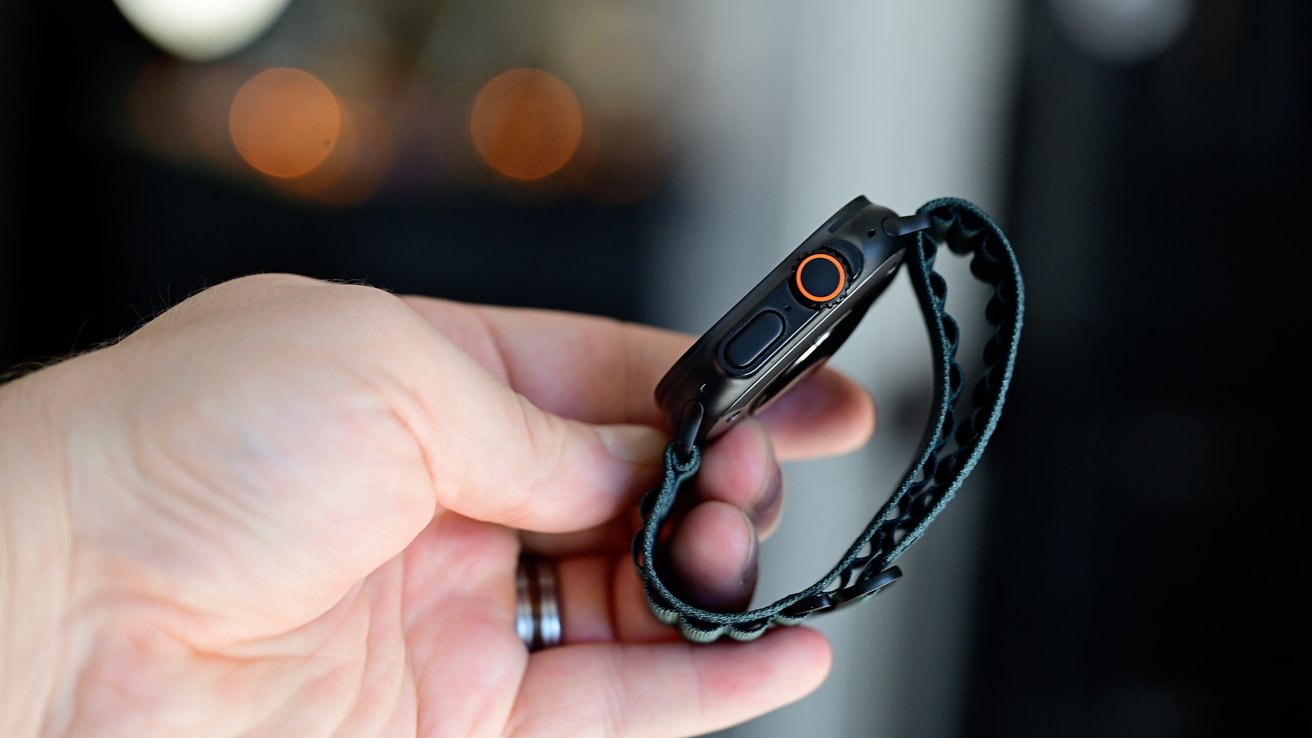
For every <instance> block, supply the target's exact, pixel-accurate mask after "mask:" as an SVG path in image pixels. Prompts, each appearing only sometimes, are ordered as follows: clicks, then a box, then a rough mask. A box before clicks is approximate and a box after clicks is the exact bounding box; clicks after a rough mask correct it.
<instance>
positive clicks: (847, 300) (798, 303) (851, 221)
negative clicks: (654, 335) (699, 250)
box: [656, 196, 930, 458]
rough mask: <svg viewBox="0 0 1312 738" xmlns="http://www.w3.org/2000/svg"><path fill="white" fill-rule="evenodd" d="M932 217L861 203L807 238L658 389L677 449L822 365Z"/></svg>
mask: <svg viewBox="0 0 1312 738" xmlns="http://www.w3.org/2000/svg"><path fill="white" fill-rule="evenodd" d="M929 225H930V221H929V216H928V215H923V214H917V215H909V216H898V215H897V213H895V212H893V211H892V210H890V209H888V208H886V207H883V206H881V205H875V204H874V203H871V202H870V201H869V200H868V199H866V198H865V197H863V196H862V197H857V198H856V199H854V200H852V201H851V202H849V203H848V204H847V205H845V206H843V208H842V209H840V210H839V211H838V212H837V213H835V214H834V215H833V216H832V217H830V218H829V220H827V221H826V222H825V223H824V224H823V225H821V226H820V227H819V228H818V229H816V231H815V232H814V233H812V234H811V235H810V236H808V237H807V238H806V240H804V241H802V243H801V245H800V246H798V247H797V248H796V249H794V250H793V252H792V253H790V254H789V255H788V256H787V257H786V258H785V259H784V260H783V261H781V262H780V263H779V265H778V266H776V267H775V268H774V269H773V270H771V272H770V273H769V274H767V275H766V276H765V278H764V279H762V280H761V282H760V283H759V284H757V285H756V287H754V288H753V289H752V290H751V291H750V292H748V293H747V295H746V296H745V297H743V299H741V300H739V301H738V303H737V304H736V305H734V306H733V308H731V309H730V310H729V311H728V312H727V313H725V315H724V317H722V318H720V320H719V321H717V322H716V323H715V325H713V326H711V328H710V329H709V330H707V331H706V333H705V334H703V335H702V337H701V338H700V339H698V341H697V342H696V343H694V344H693V345H692V348H690V349H688V351H687V352H686V353H684V355H683V356H682V357H680V359H679V360H678V361H677V362H675V364H674V366H672V367H671V368H670V370H669V371H668V372H667V373H666V374H665V376H664V377H663V378H662V379H661V381H660V383H659V384H657V385H656V402H657V403H658V404H659V405H660V406H661V409H662V410H663V411H664V412H665V415H666V417H667V418H668V420H669V422H670V426H671V427H672V428H674V429H675V434H676V436H675V437H676V451H677V453H678V455H679V456H680V457H681V458H688V455H689V454H690V453H691V448H692V446H693V445H698V446H701V445H702V444H704V443H706V442H708V441H712V440H714V439H715V438H717V437H718V436H720V435H721V434H723V433H724V432H725V431H727V430H729V428H731V427H732V426H733V424H734V423H735V422H736V421H737V420H738V419H739V418H740V417H742V416H743V415H744V414H750V413H755V412H757V411H759V410H762V409H764V408H765V407H766V406H767V405H769V403H770V402H771V401H772V400H774V399H775V398H776V397H778V396H779V395H781V394H783V393H784V392H785V391H787V390H788V389H789V388H790V387H791V386H793V385H794V384H795V383H796V382H797V381H799V380H800V379H802V378H803V377H804V376H806V375H807V374H808V373H810V372H811V371H813V370H814V369H816V368H818V367H820V366H821V365H823V363H824V361H825V360H827V359H828V358H829V357H830V356H831V355H833V353H834V352H835V351H837V350H838V348H839V347H840V346H842V345H843V342H844V341H846V340H847V338H848V336H850V335H851V334H852V331H853V330H854V329H855V328H856V326H857V324H858V323H860V322H861V318H862V317H864V316H865V313H866V311H867V310H869V309H870V306H871V304H872V303H874V301H875V298H877V297H879V295H880V294H881V293H882V292H883V291H884V289H885V288H886V287H887V286H888V284H889V282H891V281H892V280H893V276H894V275H895V274H896V273H897V268H898V267H899V266H900V265H901V264H902V261H903V258H904V257H905V255H906V248H907V247H908V246H910V245H912V244H913V243H914V239H912V238H906V236H909V235H912V234H914V233H915V232H916V231H920V230H923V229H925V228H928V227H929Z"/></svg>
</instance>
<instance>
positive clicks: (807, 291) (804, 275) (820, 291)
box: [793, 251, 847, 305]
mask: <svg viewBox="0 0 1312 738" xmlns="http://www.w3.org/2000/svg"><path fill="white" fill-rule="evenodd" d="M793 285H794V286H795V287H796V288H797V291H798V293H799V294H801V296H802V297H803V298H805V299H806V300H808V301H810V302H812V303H814V304H817V305H820V304H823V303H826V302H829V301H830V300H833V299H834V298H836V297H838V296H839V295H841V294H843V288H844V287H846V286H847V270H846V269H844V268H843V262H841V261H839V260H838V257H837V256H834V255H833V254H830V253H827V252H825V251H817V252H815V253H814V254H811V255H810V256H808V257H806V258H805V259H802V263H801V264H798V265H797V272H796V273H795V274H794V275H793Z"/></svg>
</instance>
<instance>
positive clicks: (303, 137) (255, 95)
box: [228, 67, 342, 178]
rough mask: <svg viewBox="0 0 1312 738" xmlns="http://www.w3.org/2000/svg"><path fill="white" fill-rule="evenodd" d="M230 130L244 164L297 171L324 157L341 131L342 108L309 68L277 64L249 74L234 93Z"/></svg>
mask: <svg viewBox="0 0 1312 738" xmlns="http://www.w3.org/2000/svg"><path fill="white" fill-rule="evenodd" d="M228 132H229V134H230V135H231V136H232V143H233V145H234V146H236V147H237V152H238V153H239V154H241V157H242V158H243V159H245V160H246V163H247V164H250V165H251V167H253V168H254V169H256V170H257V171H259V172H261V173H263V174H267V175H269V176H270V177H281V178H289V177H299V176H301V175H303V174H305V173H307V172H309V171H311V170H313V169H314V168H315V167H317V166H319V165H320V164H322V163H323V161H324V160H325V159H327V158H328V155H329V154H331V153H332V151H333V148H334V147H335V146H336V145H337V140H338V138H339V136H340V135H341V132H342V108H341V105H340V104H339V103H338V101H337V97H336V96H335V95H333V93H332V90H330V89H328V86H327V85H325V84H324V83H323V82H321V81H320V80H319V78H317V77H315V76H314V75H312V74H310V73H309V72H306V71H303V70H300V69H291V68H287V67H279V68H275V69H266V70H264V71H263V72H260V73H259V74H257V75H255V76H254V77H251V78H250V79H249V80H247V81H246V84H244V85H242V87H241V89H240V90H238V91H237V94H236V95H235V96H234V97H233V99H232V107H231V108H230V109H229V112H228Z"/></svg>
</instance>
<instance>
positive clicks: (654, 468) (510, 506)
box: [432, 377, 668, 533]
mask: <svg viewBox="0 0 1312 738" xmlns="http://www.w3.org/2000/svg"><path fill="white" fill-rule="evenodd" d="M486 380H487V383H486V384H484V386H483V387H482V388H480V389H482V390H483V391H475V392H466V393H462V397H461V398H460V400H461V404H464V403H467V402H475V401H476V402H477V403H478V406H477V407H468V408H467V410H465V411H457V412H455V413H449V414H446V417H454V418H460V419H461V420H462V421H464V424H463V425H462V427H460V428H458V429H453V431H454V432H452V433H444V434H442V435H444V436H445V438H443V439H442V440H441V441H439V445H440V447H441V448H440V451H439V458H436V459H434V460H433V464H432V466H433V471H434V477H435V483H436V486H437V501H438V504H439V505H441V506H442V507H445V508H447V509H449V510H451V511H453V512H457V513H460V514H461V515H465V516H467V517H471V518H474V519H477V520H483V521H487V522H491V523H498V524H501V525H506V526H511V527H514V528H521V529H524V530H532V531H539V532H544V533H559V532H568V531H574V530H582V529H585V528H590V527H592V526H595V525H598V524H600V523H602V522H605V521H606V520H609V519H610V518H612V517H614V516H615V515H616V514H617V513H618V512H620V511H621V510H624V509H628V508H631V507H632V506H633V505H634V504H635V503H636V500H637V498H638V496H639V495H641V494H642V492H644V491H645V490H646V489H647V488H649V487H651V486H652V485H653V484H654V483H655V482H656V481H657V479H658V475H659V473H660V463H661V458H662V452H663V450H664V448H665V445H666V443H667V440H668V439H666V437H665V435H664V434H663V433H661V432H660V431H658V430H657V429H655V428H652V427H649V426H643V425H593V424H590V423H584V422H580V421H576V420H570V419H567V418H562V417H560V416H558V415H554V414H552V413H549V412H547V411H545V410H542V409H541V408H539V407H537V406H536V405H534V404H533V403H532V402H530V401H529V400H528V399H527V398H525V397H524V396H523V395H520V394H518V393H516V392H514V391H512V390H511V389H510V388H508V387H506V386H505V385H503V384H501V383H499V382H497V381H496V380H495V379H493V378H492V377H486ZM488 385H491V386H488ZM456 386H459V385H456ZM465 386H466V387H468V385H465ZM448 409H450V408H449V406H448ZM469 419H474V420H472V421H470V420H469Z"/></svg>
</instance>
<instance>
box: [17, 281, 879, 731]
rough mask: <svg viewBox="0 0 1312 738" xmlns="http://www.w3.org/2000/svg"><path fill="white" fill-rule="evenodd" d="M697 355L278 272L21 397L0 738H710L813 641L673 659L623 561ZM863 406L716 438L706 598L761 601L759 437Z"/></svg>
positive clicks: (607, 324)
mask: <svg viewBox="0 0 1312 738" xmlns="http://www.w3.org/2000/svg"><path fill="white" fill-rule="evenodd" d="M689 343H690V339H689V338H688V337H686V336H683V335H679V334H674V333H670V332H667V331H661V330H657V329H653V328H646V327H640V326H635V325H626V324H620V323H617V322H614V321H608V320H602V319H597V318H590V317H583V316H577V315H568V314H562V313H549V312H542V311H528V310H511V309H500V308H488V307H475V306H469V305H462V304H458V303H451V302H445V301H440V300H433V299H425V298H417V297H410V298H397V297H394V296H392V295H389V294H387V293H384V292H382V291H379V290H374V289H370V288H367V287H359V286H347V285H339V284H326V283H322V282H316V281H314V280H309V279H304V278H299V277H291V276H280V275H270V276H261V277H252V278H244V279H240V280H235V281H233V282H229V283H225V284H223V285H219V286H217V287H214V288H212V289H209V290H207V291H205V292H202V293H200V294H199V295H197V296H195V297H193V298H191V299H189V300H187V301H185V302H184V303H182V304H181V305H179V306H177V307H175V308H174V309H172V310H170V311H168V312H167V313H165V314H163V315H162V316H160V317H159V318H157V319H155V320H154V321H152V322H150V323H148V324H147V325H145V326H144V327H142V328H141V329H140V330H138V331H137V332H135V333H133V334H132V335H130V336H128V337H127V338H125V339H124V340H123V341H121V342H119V343H118V344H116V345H114V346H112V347H108V348H104V349H101V350H98V351H94V352H92V353H89V354H86V355H83V356H80V357H77V358H75V359H72V360H69V361H66V362H64V363H61V364H59V365H56V366H53V367H50V368H47V369H45V370H42V371H40V372H37V373H35V374H33V375H30V376H27V377H24V378H23V379H20V380H17V381H15V382H12V383H10V384H9V385H6V386H4V387H0V439H2V440H0V480H4V481H3V484H4V486H3V488H0V535H3V538H2V539H0V557H3V559H0V564H3V566H0V577H4V579H2V580H0V584H3V585H5V586H4V587H0V597H3V598H4V599H3V600H0V647H2V648H3V649H4V651H3V652H2V653H3V656H4V658H3V661H2V662H0V734H3V735H6V736H25V735H38V734H39V735H65V734H70V735H79V734H93V733H94V734H96V735H106V736H117V735H130V736H153V735H168V736H178V735H188V736H191V735H207V736H208V735H215V736H227V735H294V736H319V735H324V736H327V735H344V736H374V735H379V736H382V735H389V736H390V735H421V736H448V735H451V736H500V735H525V736H538V735H562V734H569V735H574V736H583V735H653V736H655V735H692V734H698V733H703V732H707V731H711V730H714V729H718V728H721V727H725V726H728V725H732V724H734V723H738V722H741V721H744V720H746V719H749V718H751V717H753V716H756V715H759V714H761V713H763V712H766V711H769V710H771V709H774V708H776V707H779V706H781V705H783V704H786V703H788V702H791V701H793V700H796V699H798V698H800V697H802V696H804V695H805V694H807V693H809V692H810V691H811V690H812V689H814V688H815V687H816V686H818V685H819V683H820V682H821V681H822V679H823V678H824V675H825V673H826V671H827V669H828V664H829V658H830V655H829V651H828V645H827V643H826V642H825V640H824V638H823V637H822V636H821V635H820V634H818V633H817V632H815V631H813V630H810V629H807V628H804V627H799V628H786V629H778V630H775V631H772V632H770V633H769V634H767V635H766V636H765V637H763V638H761V639H760V640H758V641H756V642H753V643H748V644H737V643H719V644H713V645H705V646H694V645H690V644H687V643H684V642H682V641H680V640H679V639H678V638H677V635H676V634H675V633H674V631H673V630H671V629H669V628H667V627H665V626H662V625H660V624H658V623H657V622H656V621H655V619H654V618H652V616H651V615H650V613H649V612H648V610H647V606H646V604H645V601H644V600H643V597H642V594H641V585H640V583H639V581H638V578H637V576H636V574H635V572H634V571H633V567H632V565H631V563H630V561H629V541H630V538H631V537H632V534H633V532H634V531H635V530H636V525H637V520H636V515H635V508H636V502H637V499H638V497H639V496H640V495H641V493H642V492H643V491H644V490H645V489H647V488H649V487H650V486H652V485H653V484H654V483H655V482H656V481H657V480H658V476H659V469H660V455H661V451H662V449H663V446H664V444H665V442H666V440H667V438H668V432H667V431H663V430H661V428H662V427H663V426H664V421H663V419H662V418H661V415H660V412H659V410H658V408H657V407H656V406H655V404H654V402H653V400H652V388H653V387H654V386H655V384H656V381H657V380H658V379H659V377H660V376H661V374H662V373H663V372H664V371H665V370H666V369H667V368H668V367H669V366H670V364H672V363H673V361H674V360H675V359H676V358H677V357H678V355H679V354H680V353H681V352H682V351H683V350H684V349H685V348H686V347H687V346H688V345H689ZM873 419H874V414H873V406H872V404H871V402H870V400H869V398H868V397H867V396H866V395H865V393H864V392H863V391H862V390H860V389H859V388H858V387H857V386H856V385H855V384H853V383H852V382H850V381H848V380H846V379H844V378H842V377H841V376H840V375H838V374H836V373H834V372H832V371H829V370H826V371H823V372H819V373H817V374H816V375H814V376H813V377H812V378H810V379H808V380H807V381H806V382H804V383H803V384H801V385H799V386H798V387H797V388H795V389H794V390H793V391H792V392H791V393H790V394H789V395H787V396H785V397H783V398H781V399H780V400H779V401H778V402H776V403H775V404H774V405H773V406H772V407H771V408H770V409H769V410H768V411H767V412H766V413H764V414H763V415H762V417H761V419H760V421H759V422H757V421H756V420H748V421H745V422H744V423H743V424H742V425H741V426H739V427H738V428H735V429H734V430H733V431H731V432H730V433H728V434H726V435H725V436H724V437H723V438H721V439H720V440H719V441H717V443H716V445H715V446H714V447H713V449H712V450H711V451H709V452H708V453H707V454H706V456H705V461H704V463H703V470H702V472H701V474H700V475H699V479H698V482H697V490H696V499H697V504H696V505H695V506H694V507H693V508H692V509H691V510H690V511H689V512H688V513H687V515H686V516H685V517H684V518H683V519H682V521H680V523H679V524H678V527H677V529H676V531H675V534H674V539H673V541H672V548H671V559H672V564H673V565H674V567H675V568H676V570H677V572H676V574H678V575H681V577H682V580H683V582H684V587H685V589H686V590H687V592H688V596H689V597H691V598H694V599H696V600H697V601H699V602H700V603H701V604H703V605H704V606H707V607H712V608H723V609H732V608H741V607H742V606H744V605H745V604H746V602H747V601H748V599H749V598H750V596H751V591H752V586H753V584H754V577H755V560H756V559H755V557H756V547H757V546H756V542H757V539H758V536H760V535H764V534H766V533H768V531H769V530H770V529H771V528H772V527H773V526H774V524H775V523H776V521H777V519H778V516H779V504H780V502H779V501H780V497H779V494H778V493H779V489H780V473H779V469H778V465H777V464H776V462H775V459H774V452H773V450H772V445H773V447H777V449H778V453H779V455H780V457H781V458H803V457H812V456H817V455H822V454H828V453H838V452H842V451H846V450H849V449H852V448H855V447H856V446H858V445H860V444H862V443H864V441H865V439H866V438H867V436H868V435H869V433H870V432H871V429H872V428H873ZM772 442H773V444H772ZM522 549H527V550H529V551H534V552H537V553H539V554H542V555H546V556H550V557H552V558H554V559H555V560H556V561H557V568H558V572H559V578H560V587H561V607H562V611H563V626H564V645H562V646H560V647H557V648H551V649H546V650H543V651H539V652H535V653H532V654H530V653H529V652H528V651H527V650H526V649H525V647H524V645H523V643H522V642H521V641H520V638H519V636H518V635H517V634H516V631H515V624H514V600H515V593H514V572H515V567H516V561H517V559H518V557H519V555H520V553H521V550H522Z"/></svg>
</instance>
